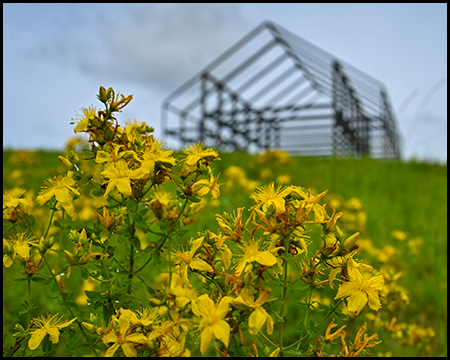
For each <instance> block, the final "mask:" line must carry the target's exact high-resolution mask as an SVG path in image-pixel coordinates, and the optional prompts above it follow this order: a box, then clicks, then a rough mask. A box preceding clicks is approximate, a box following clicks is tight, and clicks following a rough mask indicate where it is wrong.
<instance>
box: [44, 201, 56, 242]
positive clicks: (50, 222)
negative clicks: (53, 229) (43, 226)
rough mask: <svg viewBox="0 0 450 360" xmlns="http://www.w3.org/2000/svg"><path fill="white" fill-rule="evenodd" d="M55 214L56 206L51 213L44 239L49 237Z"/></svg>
mask: <svg viewBox="0 0 450 360" xmlns="http://www.w3.org/2000/svg"><path fill="white" fill-rule="evenodd" d="M54 214H55V208H54V207H53V208H52V213H51V214H50V221H49V222H48V226H47V230H46V231H45V235H44V239H47V235H48V232H49V230H50V226H51V225H52V220H53V215H54Z"/></svg>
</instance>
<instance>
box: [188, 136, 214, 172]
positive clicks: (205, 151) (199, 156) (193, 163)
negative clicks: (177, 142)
mask: <svg viewBox="0 0 450 360" xmlns="http://www.w3.org/2000/svg"><path fill="white" fill-rule="evenodd" d="M181 151H182V152H183V153H184V154H185V155H187V156H186V158H185V159H184V162H183V167H182V169H181V176H187V175H189V174H190V173H191V172H194V171H195V170H196V169H197V163H198V162H199V161H200V160H205V161H206V162H208V163H210V162H211V161H214V160H220V159H219V154H218V153H217V152H215V151H214V149H210V148H206V147H205V145H203V144H202V143H201V142H199V143H198V144H197V145H196V144H191V145H188V149H187V150H186V149H182V150H181Z"/></svg>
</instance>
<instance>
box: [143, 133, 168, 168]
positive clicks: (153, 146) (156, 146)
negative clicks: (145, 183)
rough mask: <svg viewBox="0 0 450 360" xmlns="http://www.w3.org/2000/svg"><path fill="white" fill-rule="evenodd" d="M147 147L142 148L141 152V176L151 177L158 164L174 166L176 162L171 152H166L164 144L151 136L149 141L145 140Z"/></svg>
mask: <svg viewBox="0 0 450 360" xmlns="http://www.w3.org/2000/svg"><path fill="white" fill-rule="evenodd" d="M147 142H148V145H147V146H146V147H145V148H144V151H143V152H142V160H140V159H139V161H141V167H140V168H139V170H140V171H141V175H142V176H145V175H150V176H151V175H152V174H153V172H154V170H155V165H156V164H160V165H163V166H167V167H172V166H175V164H176V161H175V158H174V157H173V156H172V155H173V150H166V149H165V147H166V144H165V143H163V142H161V141H159V140H157V139H154V138H153V136H151V137H150V140H147Z"/></svg>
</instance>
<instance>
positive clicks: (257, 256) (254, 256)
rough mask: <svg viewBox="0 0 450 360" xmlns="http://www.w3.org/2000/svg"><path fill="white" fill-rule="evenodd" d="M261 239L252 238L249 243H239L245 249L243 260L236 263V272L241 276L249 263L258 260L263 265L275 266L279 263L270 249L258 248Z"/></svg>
mask: <svg viewBox="0 0 450 360" xmlns="http://www.w3.org/2000/svg"><path fill="white" fill-rule="evenodd" d="M258 245H259V241H252V240H250V241H249V242H248V244H244V245H242V246H241V245H239V247H240V248H241V249H242V250H243V251H244V255H243V256H242V259H241V261H239V263H238V264H237V265H236V271H235V274H236V275H237V276H241V274H242V272H243V271H244V269H245V265H246V264H247V263H251V262H252V261H256V262H257V263H259V264H261V265H263V266H273V265H275V264H276V263H277V258H276V257H275V256H274V255H273V254H272V253H271V252H270V251H268V250H266V251H259V249H258Z"/></svg>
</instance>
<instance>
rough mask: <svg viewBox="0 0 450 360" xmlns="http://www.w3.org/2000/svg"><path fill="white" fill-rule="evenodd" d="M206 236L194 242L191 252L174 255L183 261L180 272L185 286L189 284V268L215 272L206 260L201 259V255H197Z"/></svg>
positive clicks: (177, 252) (178, 252) (179, 252)
mask: <svg viewBox="0 0 450 360" xmlns="http://www.w3.org/2000/svg"><path fill="white" fill-rule="evenodd" d="M204 238H205V237H204V236H202V237H200V238H198V239H197V240H195V241H193V242H192V243H191V244H190V246H191V250H189V251H180V250H178V251H176V252H175V253H174V255H175V256H176V257H177V258H178V259H180V260H181V262H180V272H181V277H182V279H183V281H184V282H185V284H189V279H188V268H190V269H191V270H193V269H195V270H202V271H208V272H214V269H213V268H212V267H211V265H209V264H208V263H207V262H206V261H205V260H202V259H200V257H199V255H195V253H196V251H197V250H198V249H199V248H200V247H201V246H202V245H203V240H204Z"/></svg>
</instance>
